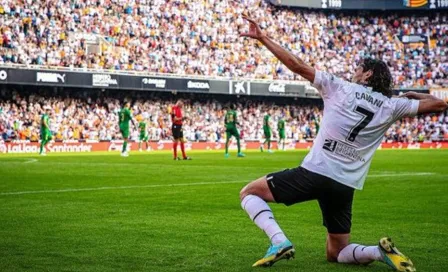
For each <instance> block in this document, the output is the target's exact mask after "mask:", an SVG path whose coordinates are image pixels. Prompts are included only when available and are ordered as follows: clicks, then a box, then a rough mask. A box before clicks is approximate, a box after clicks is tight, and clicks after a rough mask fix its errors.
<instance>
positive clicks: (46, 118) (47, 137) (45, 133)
mask: <svg viewBox="0 0 448 272" xmlns="http://www.w3.org/2000/svg"><path fill="white" fill-rule="evenodd" d="M50 115H51V108H49V107H47V108H46V109H45V113H44V114H42V117H41V119H40V152H39V155H41V156H46V155H47V153H46V151H45V146H46V145H47V144H48V143H49V142H50V141H51V139H52V136H51V130H50Z"/></svg>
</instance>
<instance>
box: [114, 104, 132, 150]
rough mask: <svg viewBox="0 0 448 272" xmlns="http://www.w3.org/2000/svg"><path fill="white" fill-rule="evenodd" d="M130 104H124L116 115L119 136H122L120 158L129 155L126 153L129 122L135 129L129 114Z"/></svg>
mask: <svg viewBox="0 0 448 272" xmlns="http://www.w3.org/2000/svg"><path fill="white" fill-rule="evenodd" d="M130 108H131V103H130V102H125V103H124V107H123V108H122V109H121V110H120V112H119V113H118V118H119V120H118V122H119V123H118V126H119V128H120V132H121V135H122V136H123V140H124V143H123V148H122V150H121V156H122V157H128V156H129V154H128V152H127V147H128V140H129V122H132V124H133V125H134V127H135V123H134V120H133V119H132V113H131V109H130Z"/></svg>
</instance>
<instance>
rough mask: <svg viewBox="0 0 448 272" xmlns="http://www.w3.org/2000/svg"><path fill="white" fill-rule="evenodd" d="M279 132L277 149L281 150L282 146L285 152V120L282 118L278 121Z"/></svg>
mask: <svg viewBox="0 0 448 272" xmlns="http://www.w3.org/2000/svg"><path fill="white" fill-rule="evenodd" d="M277 130H278V145H277V148H278V149H280V144H281V145H282V150H283V151H284V150H285V140H286V135H285V119H283V118H281V119H280V120H278V123H277Z"/></svg>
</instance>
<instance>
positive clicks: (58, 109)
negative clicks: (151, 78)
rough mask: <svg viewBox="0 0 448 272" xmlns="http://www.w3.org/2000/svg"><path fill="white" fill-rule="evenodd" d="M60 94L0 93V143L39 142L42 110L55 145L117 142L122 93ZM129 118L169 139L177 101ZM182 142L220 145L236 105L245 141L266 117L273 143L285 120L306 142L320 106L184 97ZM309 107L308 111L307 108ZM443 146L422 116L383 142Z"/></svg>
mask: <svg viewBox="0 0 448 272" xmlns="http://www.w3.org/2000/svg"><path fill="white" fill-rule="evenodd" d="M69 94H70V92H67V93H64V94H63V95H61V94H60V93H57V94H55V93H51V92H50V93H48V92H47V93H39V92H37V93H34V92H32V91H30V92H29V93H28V94H27V93H25V94H23V93H20V94H19V92H17V91H14V92H5V91H4V90H2V91H1V92H0V135H1V138H2V139H3V140H14V139H20V140H32V141H37V140H38V139H39V131H40V119H41V114H42V113H43V109H44V108H45V107H50V108H51V109H52V115H51V117H50V129H51V131H52V133H53V137H54V139H55V140H100V141H101V140H114V139H121V135H120V132H119V128H118V112H119V110H120V109H121V105H122V103H123V101H127V100H128V98H126V97H120V96H119V95H122V93H120V92H117V93H110V94H101V95H100V96H97V95H94V96H92V95H90V93H89V92H87V91H84V92H81V91H80V92H77V93H76V94H77V95H72V94H71V95H70V96H69ZM132 97H133V99H132V100H130V99H129V101H132V106H131V108H132V113H133V116H134V118H135V119H141V120H142V121H144V122H146V123H147V127H148V135H149V138H150V140H152V141H159V140H170V139H171V117H170V109H171V107H172V106H173V105H174V103H175V102H176V100H177V99H178V98H179V95H177V96H176V95H167V94H163V93H162V94H156V93H143V92H140V93H139V94H136V95H132ZM181 98H182V99H183V100H184V102H185V107H184V109H183V111H184V116H186V117H188V119H187V120H186V121H185V123H184V126H183V128H184V136H185V138H186V139H187V140H188V141H211V142H217V141H222V140H223V139H224V137H225V128H224V114H225V111H226V108H227V106H228V105H229V103H235V104H236V105H237V109H238V110H237V113H238V121H239V123H240V125H239V130H240V133H241V137H242V139H244V140H246V141H261V140H262V139H263V117H264V115H265V114H267V112H268V111H269V110H271V109H272V110H273V111H272V118H271V119H272V125H273V126H272V130H273V137H274V138H277V137H278V134H277V129H276V128H277V122H278V121H279V120H280V118H284V119H285V120H286V137H287V139H288V141H311V140H312V139H313V138H314V137H315V136H316V134H317V132H318V130H319V123H320V120H321V119H322V108H321V107H322V105H319V104H318V103H316V102H310V101H311V100H307V101H302V102H300V101H293V100H291V99H289V100H285V101H280V100H279V101H275V99H270V100H269V102H266V100H254V99H255V98H251V99H247V98H239V99H238V100H235V101H229V98H228V97H219V96H210V95H202V96H201V95H199V96H198V95H185V96H184V97H181ZM313 104H314V105H313ZM137 123H138V122H137V121H136V125H137ZM131 131H132V133H131V138H132V139H134V140H137V139H138V134H139V132H138V129H137V127H136V126H133V125H131ZM442 139H445V140H448V115H445V114H440V115H427V116H418V117H415V118H405V119H403V120H400V121H398V122H396V123H395V124H394V125H393V126H392V127H391V128H390V129H389V130H388V131H387V133H386V135H385V138H384V141H399V142H414V141H437V140H442Z"/></svg>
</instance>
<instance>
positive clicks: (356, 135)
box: [302, 71, 419, 189]
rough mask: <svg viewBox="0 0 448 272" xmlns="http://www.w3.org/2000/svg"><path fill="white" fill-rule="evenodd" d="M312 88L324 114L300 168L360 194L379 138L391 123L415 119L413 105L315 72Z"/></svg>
mask: <svg viewBox="0 0 448 272" xmlns="http://www.w3.org/2000/svg"><path fill="white" fill-rule="evenodd" d="M313 84H314V86H315V87H316V88H317V89H318V90H319V93H320V94H321V96H322V99H323V100H324V115H323V119H322V121H321V124H320V130H319V133H318V134H317V137H316V139H315V140H314V144H313V147H312V148H311V151H310V152H309V154H308V155H307V156H306V157H305V159H304V161H303V162H302V167H304V168H305V169H308V170H309V171H312V172H315V173H318V174H321V175H323V176H326V177H329V178H332V179H334V180H335V181H337V182H340V183H342V184H345V185H347V186H349V187H352V188H355V189H362V187H363V185H364V181H365V179H366V176H367V172H368V171H369V167H370V163H371V161H372V157H373V154H374V153H375V150H376V149H377V148H378V146H379V145H380V144H381V142H382V139H383V136H384V133H385V132H386V131H387V129H388V128H389V127H390V125H391V124H393V123H394V122H395V121H396V120H398V119H401V118H402V117H405V116H414V115H416V114H417V112H418V106H419V101H418V100H410V99H407V98H388V97H386V96H384V95H382V94H381V93H378V92H373V91H372V90H371V89H370V88H368V87H365V86H363V85H359V84H355V83H351V82H348V81H345V80H342V79H340V78H338V77H335V76H333V75H331V74H328V73H325V72H321V71H316V76H315V79H314V83H313Z"/></svg>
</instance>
